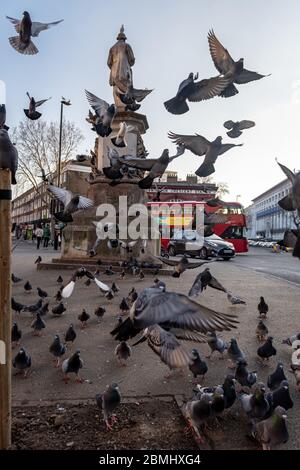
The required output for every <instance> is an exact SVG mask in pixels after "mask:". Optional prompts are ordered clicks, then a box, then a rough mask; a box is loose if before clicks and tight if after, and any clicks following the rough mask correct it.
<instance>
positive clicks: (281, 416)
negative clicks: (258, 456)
mask: <svg viewBox="0 0 300 470" xmlns="http://www.w3.org/2000/svg"><path fill="white" fill-rule="evenodd" d="M286 418H287V415H286V410H285V409H284V408H282V407H281V406H278V407H277V408H275V410H274V412H273V414H272V416H270V417H269V418H267V419H265V420H263V421H259V422H258V423H254V424H253V429H252V433H251V435H252V436H253V437H254V439H256V440H257V441H258V442H259V443H260V444H261V445H262V448H263V450H271V449H272V448H273V447H275V446H277V445H280V444H285V443H286V442H287V441H288V439H289V433H288V429H287V425H286Z"/></svg>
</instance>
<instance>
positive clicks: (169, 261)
mask: <svg viewBox="0 0 300 470" xmlns="http://www.w3.org/2000/svg"><path fill="white" fill-rule="evenodd" d="M156 258H157V259H159V261H162V262H163V263H165V264H167V265H168V266H177V264H178V260H177V261H176V260H172V259H168V258H164V257H163V256H156Z"/></svg>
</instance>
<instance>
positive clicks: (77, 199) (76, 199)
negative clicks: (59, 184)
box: [73, 195, 79, 205]
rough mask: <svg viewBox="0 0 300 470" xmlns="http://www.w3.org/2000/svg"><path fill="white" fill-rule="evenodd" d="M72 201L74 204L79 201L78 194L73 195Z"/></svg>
mask: <svg viewBox="0 0 300 470" xmlns="http://www.w3.org/2000/svg"><path fill="white" fill-rule="evenodd" d="M73 202H74V204H76V205H77V204H78V203H79V196H78V195H77V196H74V197H73Z"/></svg>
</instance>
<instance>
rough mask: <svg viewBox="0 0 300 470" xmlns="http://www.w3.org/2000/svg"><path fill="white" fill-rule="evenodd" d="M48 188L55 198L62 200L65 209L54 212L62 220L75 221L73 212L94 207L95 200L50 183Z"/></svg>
mask: <svg viewBox="0 0 300 470" xmlns="http://www.w3.org/2000/svg"><path fill="white" fill-rule="evenodd" d="M47 190H48V191H49V192H50V193H51V194H53V196H54V197H55V199H57V200H58V201H60V202H62V203H63V205H64V210H63V211H61V212H57V213H55V214H54V217H55V218H56V219H57V220H59V221H60V222H64V223H66V222H73V217H72V214H74V213H76V212H78V211H80V210H85V209H89V208H90V207H93V205H94V202H93V201H92V200H91V199H89V198H87V197H84V196H79V195H78V194H76V195H75V194H73V193H72V192H71V191H69V190H68V189H63V188H58V187H57V186H53V185H49V186H48V188H47Z"/></svg>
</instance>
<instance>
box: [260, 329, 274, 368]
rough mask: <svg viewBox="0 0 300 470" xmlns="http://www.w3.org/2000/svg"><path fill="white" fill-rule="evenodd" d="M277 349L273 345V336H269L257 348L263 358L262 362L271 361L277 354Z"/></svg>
mask: <svg viewBox="0 0 300 470" xmlns="http://www.w3.org/2000/svg"><path fill="white" fill-rule="evenodd" d="M276 354H277V351H276V349H275V348H274V346H273V338H272V336H268V338H267V340H266V341H265V343H264V344H263V345H262V346H260V347H259V348H258V350H257V355H258V357H259V358H260V359H261V360H262V363H264V362H265V361H269V359H270V357H272V356H276Z"/></svg>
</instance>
